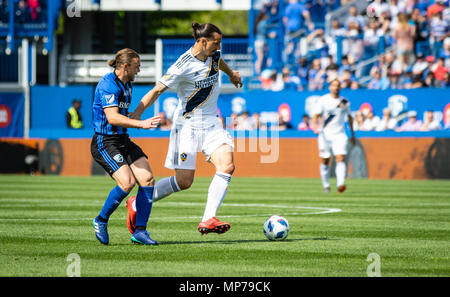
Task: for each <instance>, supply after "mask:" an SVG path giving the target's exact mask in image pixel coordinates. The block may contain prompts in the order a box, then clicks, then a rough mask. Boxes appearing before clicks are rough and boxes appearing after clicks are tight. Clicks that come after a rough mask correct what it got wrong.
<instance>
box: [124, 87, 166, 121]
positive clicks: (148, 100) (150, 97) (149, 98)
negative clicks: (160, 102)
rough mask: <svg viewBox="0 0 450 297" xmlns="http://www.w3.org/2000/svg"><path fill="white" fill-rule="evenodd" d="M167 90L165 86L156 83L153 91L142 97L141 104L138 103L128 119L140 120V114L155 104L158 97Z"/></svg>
mask: <svg viewBox="0 0 450 297" xmlns="http://www.w3.org/2000/svg"><path fill="white" fill-rule="evenodd" d="M167 89H168V87H167V86H165V85H164V84H162V83H160V82H158V83H157V84H156V86H155V87H154V88H153V89H151V90H150V91H148V93H147V94H145V95H144V97H142V99H141V102H139V104H138V106H137V107H136V109H135V110H134V111H133V112H131V113H129V114H128V116H129V117H130V119H135V120H139V119H140V118H141V116H142V113H143V112H144V111H145V110H146V109H147V108H148V107H149V106H152V105H153V103H155V101H156V99H158V98H159V96H161V94H162V93H164V92H165V91H166V90H167Z"/></svg>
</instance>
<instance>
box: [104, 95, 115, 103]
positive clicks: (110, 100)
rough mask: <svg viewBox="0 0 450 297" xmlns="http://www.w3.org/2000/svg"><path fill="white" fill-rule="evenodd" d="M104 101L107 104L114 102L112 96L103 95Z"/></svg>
mask: <svg viewBox="0 0 450 297" xmlns="http://www.w3.org/2000/svg"><path fill="white" fill-rule="evenodd" d="M105 100H106V103H107V104H112V103H113V102H114V94H109V95H105Z"/></svg>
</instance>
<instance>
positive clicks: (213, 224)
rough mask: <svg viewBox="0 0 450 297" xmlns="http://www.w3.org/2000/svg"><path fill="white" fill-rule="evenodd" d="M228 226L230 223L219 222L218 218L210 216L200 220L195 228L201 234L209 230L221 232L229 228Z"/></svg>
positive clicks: (209, 231)
mask: <svg viewBox="0 0 450 297" xmlns="http://www.w3.org/2000/svg"><path fill="white" fill-rule="evenodd" d="M230 227H231V226H230V223H226V222H221V221H219V220H218V219H216V217H212V218H211V219H209V220H207V221H206V222H200V224H198V227H197V229H198V231H199V232H200V233H202V235H203V234H208V233H211V232H213V233H219V234H222V233H225V232H227V231H228V230H230Z"/></svg>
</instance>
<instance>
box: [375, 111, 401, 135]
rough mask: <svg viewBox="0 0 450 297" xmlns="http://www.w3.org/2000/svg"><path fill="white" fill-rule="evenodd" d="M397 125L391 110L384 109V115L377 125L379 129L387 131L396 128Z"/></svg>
mask: <svg viewBox="0 0 450 297" xmlns="http://www.w3.org/2000/svg"><path fill="white" fill-rule="evenodd" d="M396 126H397V121H396V120H395V119H394V118H392V116H391V111H390V110H389V108H385V109H383V117H382V118H381V120H380V121H379V122H378V126H377V127H376V130H377V131H386V130H394V129H395V127H396Z"/></svg>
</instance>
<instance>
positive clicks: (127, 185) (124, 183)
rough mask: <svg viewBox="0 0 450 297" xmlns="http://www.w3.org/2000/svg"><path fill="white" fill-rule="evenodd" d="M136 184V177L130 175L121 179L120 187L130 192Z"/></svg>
mask: <svg viewBox="0 0 450 297" xmlns="http://www.w3.org/2000/svg"><path fill="white" fill-rule="evenodd" d="M135 185H136V180H135V179H134V177H130V178H127V179H123V180H120V181H119V187H121V188H122V190H124V191H125V192H127V193H130V192H131V190H133V188H134V186H135Z"/></svg>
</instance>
